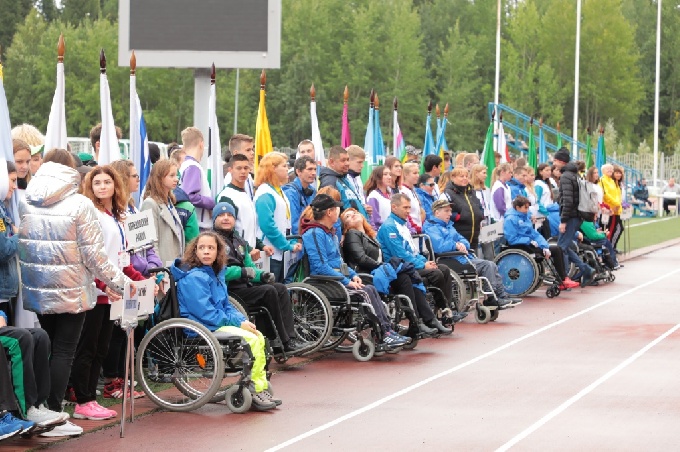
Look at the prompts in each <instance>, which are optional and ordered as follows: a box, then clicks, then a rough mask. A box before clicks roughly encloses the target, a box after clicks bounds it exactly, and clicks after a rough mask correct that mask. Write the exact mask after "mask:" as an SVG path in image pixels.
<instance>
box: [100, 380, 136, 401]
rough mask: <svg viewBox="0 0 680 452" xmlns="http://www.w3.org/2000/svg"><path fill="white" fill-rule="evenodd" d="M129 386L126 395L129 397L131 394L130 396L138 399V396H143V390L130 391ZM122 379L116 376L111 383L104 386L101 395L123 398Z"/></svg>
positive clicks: (107, 397) (106, 397) (108, 397)
mask: <svg viewBox="0 0 680 452" xmlns="http://www.w3.org/2000/svg"><path fill="white" fill-rule="evenodd" d="M130 389H131V388H128V397H130V394H132V397H134V398H135V399H139V398H140V397H144V393H143V392H139V391H132V392H130ZM123 392H124V391H123V379H122V378H116V379H115V380H113V381H112V382H111V383H109V384H108V385H106V386H104V394H103V396H102V397H104V398H105V399H122V398H123Z"/></svg>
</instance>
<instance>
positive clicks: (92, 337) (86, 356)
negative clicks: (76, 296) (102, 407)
mask: <svg viewBox="0 0 680 452" xmlns="http://www.w3.org/2000/svg"><path fill="white" fill-rule="evenodd" d="M110 313H111V305H110V304H98V305H96V306H95V307H94V309H91V310H89V311H87V313H86V314H85V323H84V324H83V331H82V333H81V334H80V340H79V341H78V348H77V349H76V356H75V359H74V360H73V370H72V371H71V384H72V385H73V390H74V391H75V393H76V400H77V401H78V404H80V405H82V404H83V403H87V402H91V401H93V400H96V399H97V381H98V380H99V373H100V372H101V370H102V362H103V361H104V358H105V357H106V354H107V353H108V351H109V341H110V340H111V333H112V332H113V328H114V324H113V320H109V315H110Z"/></svg>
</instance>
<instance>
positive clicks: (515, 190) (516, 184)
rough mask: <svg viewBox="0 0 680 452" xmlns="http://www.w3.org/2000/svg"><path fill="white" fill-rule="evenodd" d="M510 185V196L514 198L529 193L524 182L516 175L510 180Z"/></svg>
mask: <svg viewBox="0 0 680 452" xmlns="http://www.w3.org/2000/svg"><path fill="white" fill-rule="evenodd" d="M508 187H510V198H511V199H513V200H514V199H515V198H516V197H518V196H520V195H521V196H524V197H526V195H527V191H526V187H525V186H524V184H522V183H520V181H518V180H517V179H515V178H514V177H513V178H512V179H510V180H509V181H508Z"/></svg>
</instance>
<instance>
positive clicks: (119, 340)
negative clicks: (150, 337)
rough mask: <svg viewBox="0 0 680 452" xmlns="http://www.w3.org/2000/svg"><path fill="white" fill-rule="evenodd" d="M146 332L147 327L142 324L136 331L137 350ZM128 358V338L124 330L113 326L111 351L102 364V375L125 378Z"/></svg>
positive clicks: (109, 377)
mask: <svg viewBox="0 0 680 452" xmlns="http://www.w3.org/2000/svg"><path fill="white" fill-rule="evenodd" d="M145 332H146V325H144V324H142V325H140V326H138V327H137V328H135V329H134V331H133V334H134V335H135V349H137V347H138V346H139V344H141V342H142V339H143V338H144V334H145ZM126 358H127V336H126V335H125V331H123V329H122V328H118V327H116V326H115V325H114V326H113V332H112V333H111V340H110V341H109V351H108V352H107V353H106V358H104V362H103V363H102V374H103V375H104V378H107V379H114V378H123V377H124V376H125V359H126Z"/></svg>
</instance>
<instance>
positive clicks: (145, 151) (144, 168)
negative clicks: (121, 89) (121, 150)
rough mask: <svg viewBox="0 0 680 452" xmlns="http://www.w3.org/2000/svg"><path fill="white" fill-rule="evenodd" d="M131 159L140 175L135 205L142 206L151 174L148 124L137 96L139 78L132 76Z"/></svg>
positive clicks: (134, 194)
mask: <svg viewBox="0 0 680 452" xmlns="http://www.w3.org/2000/svg"><path fill="white" fill-rule="evenodd" d="M130 157H131V159H132V162H133V163H134V164H135V168H137V173H139V190H137V191H136V192H135V193H133V194H132V196H133V197H134V199H135V204H136V205H137V206H139V205H140V202H139V201H140V194H141V193H142V191H143V190H144V189H145V187H146V181H147V180H148V179H149V174H150V173H151V159H150V158H149V139H148V137H147V135H146V123H145V122H144V113H143V112H142V103H141V102H140V101H139V96H138V95H137V78H136V76H135V75H131V76H130Z"/></svg>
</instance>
